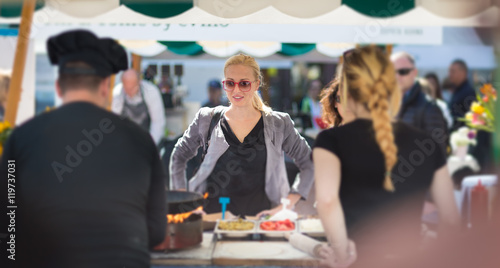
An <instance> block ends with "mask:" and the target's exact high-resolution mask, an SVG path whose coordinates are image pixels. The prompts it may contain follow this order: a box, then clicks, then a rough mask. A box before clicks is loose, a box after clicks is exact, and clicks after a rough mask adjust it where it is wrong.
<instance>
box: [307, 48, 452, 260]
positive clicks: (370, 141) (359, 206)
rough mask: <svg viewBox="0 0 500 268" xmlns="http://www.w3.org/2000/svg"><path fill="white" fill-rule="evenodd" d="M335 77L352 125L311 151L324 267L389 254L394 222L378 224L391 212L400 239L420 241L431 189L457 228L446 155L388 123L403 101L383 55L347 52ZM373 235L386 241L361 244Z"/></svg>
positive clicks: (323, 137)
mask: <svg viewBox="0 0 500 268" xmlns="http://www.w3.org/2000/svg"><path fill="white" fill-rule="evenodd" d="M340 79H341V85H342V86H341V87H340V88H341V90H342V91H343V92H342V96H343V100H346V101H344V102H343V105H346V106H347V107H348V109H349V110H350V111H351V112H352V113H353V114H354V115H355V117H356V119H355V120H354V121H352V122H350V123H347V124H345V125H342V126H340V127H336V128H332V129H329V130H325V131H323V132H321V133H320V134H319V135H318V138H317V139H316V143H315V146H314V149H313V160H314V167H315V181H316V199H317V209H318V213H319V216H320V218H321V222H322V223H323V226H324V228H325V232H326V234H327V239H328V241H329V242H330V245H331V246H330V247H325V248H323V251H322V254H323V258H324V259H323V262H324V263H323V264H325V265H328V266H331V267H347V266H349V265H350V264H352V263H353V262H354V261H355V260H356V258H357V256H359V259H360V261H362V259H363V257H364V256H367V255H370V252H374V251H376V252H382V253H383V254H386V253H387V254H389V253H392V252H391V251H390V250H389V249H386V248H384V246H387V243H388V240H390V239H391V238H394V236H391V235H389V234H388V233H387V232H391V231H394V230H395V229H397V227H398V226H397V223H395V222H391V223H390V224H392V225H390V224H380V223H381V222H383V220H384V218H385V217H386V215H388V214H390V213H394V212H395V211H398V212H401V211H404V213H405V217H404V219H405V220H408V222H409V226H410V227H409V228H410V229H409V230H408V229H405V230H406V231H405V232H403V234H405V235H408V234H411V237H413V234H414V236H415V237H417V238H418V234H419V228H420V216H421V213H422V207H423V203H424V197H425V193H426V191H427V190H428V189H429V188H430V190H431V194H432V196H433V198H434V200H435V202H436V205H437V207H438V209H439V212H440V219H441V223H443V224H445V225H446V224H448V225H455V224H457V222H458V212H457V208H456V207H455V203H454V198H453V190H452V181H451V179H450V178H449V175H448V171H447V168H446V165H445V164H446V159H445V156H444V155H443V154H442V152H441V150H439V148H438V146H437V145H436V144H432V143H431V142H432V139H430V137H429V136H427V134H425V133H424V132H421V131H419V130H417V129H415V128H413V127H411V126H408V125H406V124H404V123H399V122H394V121H393V120H392V119H393V118H394V116H395V115H396V114H397V112H398V109H399V105H400V100H401V95H400V90H399V89H398V88H397V86H396V78H395V71H394V67H393V66H392V64H391V62H390V61H389V59H388V57H387V56H386V55H385V54H384V53H383V52H382V51H381V50H379V49H378V48H377V47H375V46H369V47H363V48H357V49H354V50H352V51H349V52H347V53H346V54H345V58H344V66H343V69H342V71H341V77H340ZM408 197H411V199H410V200H411V201H407V198H408ZM380 226H382V227H383V228H379V229H377V228H378V227H380ZM405 226H406V224H405ZM374 229H377V230H378V231H377V232H373V230H374ZM380 229H382V230H383V231H382V232H379V231H380ZM378 233H383V234H384V236H383V239H382V240H383V241H378V242H379V243H374V244H371V245H365V244H363V243H361V242H360V241H362V240H363V239H365V238H366V237H367V236H368V237H369V236H372V235H378ZM396 237H397V236H396ZM348 238H351V239H353V240H354V241H355V242H356V246H355V243H354V242H353V241H351V240H349V239H348ZM384 239H385V240H384ZM407 244H410V242H407ZM356 247H357V249H358V250H357V251H356ZM385 250H387V252H386V251H385ZM364 254H365V255H364ZM383 254H382V255H383ZM385 256H386V255H383V256H380V257H382V258H384V257H385ZM366 267H368V266H366Z"/></svg>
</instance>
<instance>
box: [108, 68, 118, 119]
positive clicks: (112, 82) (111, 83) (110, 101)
mask: <svg viewBox="0 0 500 268" xmlns="http://www.w3.org/2000/svg"><path fill="white" fill-rule="evenodd" d="M115 79H116V75H115V74H113V75H111V76H110V77H109V96H108V111H111V105H112V104H113V88H114V87H115Z"/></svg>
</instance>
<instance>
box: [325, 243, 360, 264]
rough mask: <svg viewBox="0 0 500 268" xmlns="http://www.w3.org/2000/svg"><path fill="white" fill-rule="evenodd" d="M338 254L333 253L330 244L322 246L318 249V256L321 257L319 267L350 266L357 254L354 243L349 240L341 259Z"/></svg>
mask: <svg viewBox="0 0 500 268" xmlns="http://www.w3.org/2000/svg"><path fill="white" fill-rule="evenodd" d="M339 255H340V254H335V251H334V250H333V248H332V247H330V246H326V245H325V246H323V247H321V249H320V250H319V256H320V257H321V260H320V263H319V264H320V266H321V267H330V268H347V267H349V266H351V265H352V264H353V263H354V262H355V261H356V259H357V257H358V255H357V252H356V244H355V243H354V242H353V241H352V240H349V244H348V247H347V252H346V254H343V255H345V256H346V257H344V258H343V259H342V257H341V256H339Z"/></svg>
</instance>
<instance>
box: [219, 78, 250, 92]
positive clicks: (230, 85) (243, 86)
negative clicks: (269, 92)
mask: <svg viewBox="0 0 500 268" xmlns="http://www.w3.org/2000/svg"><path fill="white" fill-rule="evenodd" d="M222 85H223V86H224V90H225V91H233V90H234V88H235V87H236V85H238V87H239V88H240V90H241V91H243V92H247V91H250V89H252V82H250V81H248V80H243V81H240V82H235V81H233V80H224V81H222Z"/></svg>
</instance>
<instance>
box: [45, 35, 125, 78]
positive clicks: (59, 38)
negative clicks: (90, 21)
mask: <svg viewBox="0 0 500 268" xmlns="http://www.w3.org/2000/svg"><path fill="white" fill-rule="evenodd" d="M47 51H48V53H49V59H50V62H51V63H52V64H57V65H59V74H89V75H98V76H101V77H108V76H110V75H111V74H115V73H117V72H119V71H121V70H126V69H127V67H128V61H127V53H126V52H125V50H124V49H123V47H122V46H120V45H119V44H118V43H117V42H116V41H115V40H113V39H110V38H98V37H97V36H95V35H94V34H93V33H91V32H89V31H86V30H74V31H68V32H64V33H62V34H59V35H56V36H53V37H51V38H50V39H49V40H48V41H47ZM75 61H82V62H85V63H87V64H88V65H90V66H91V67H92V69H83V68H72V67H66V66H65V65H66V63H68V62H75Z"/></svg>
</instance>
